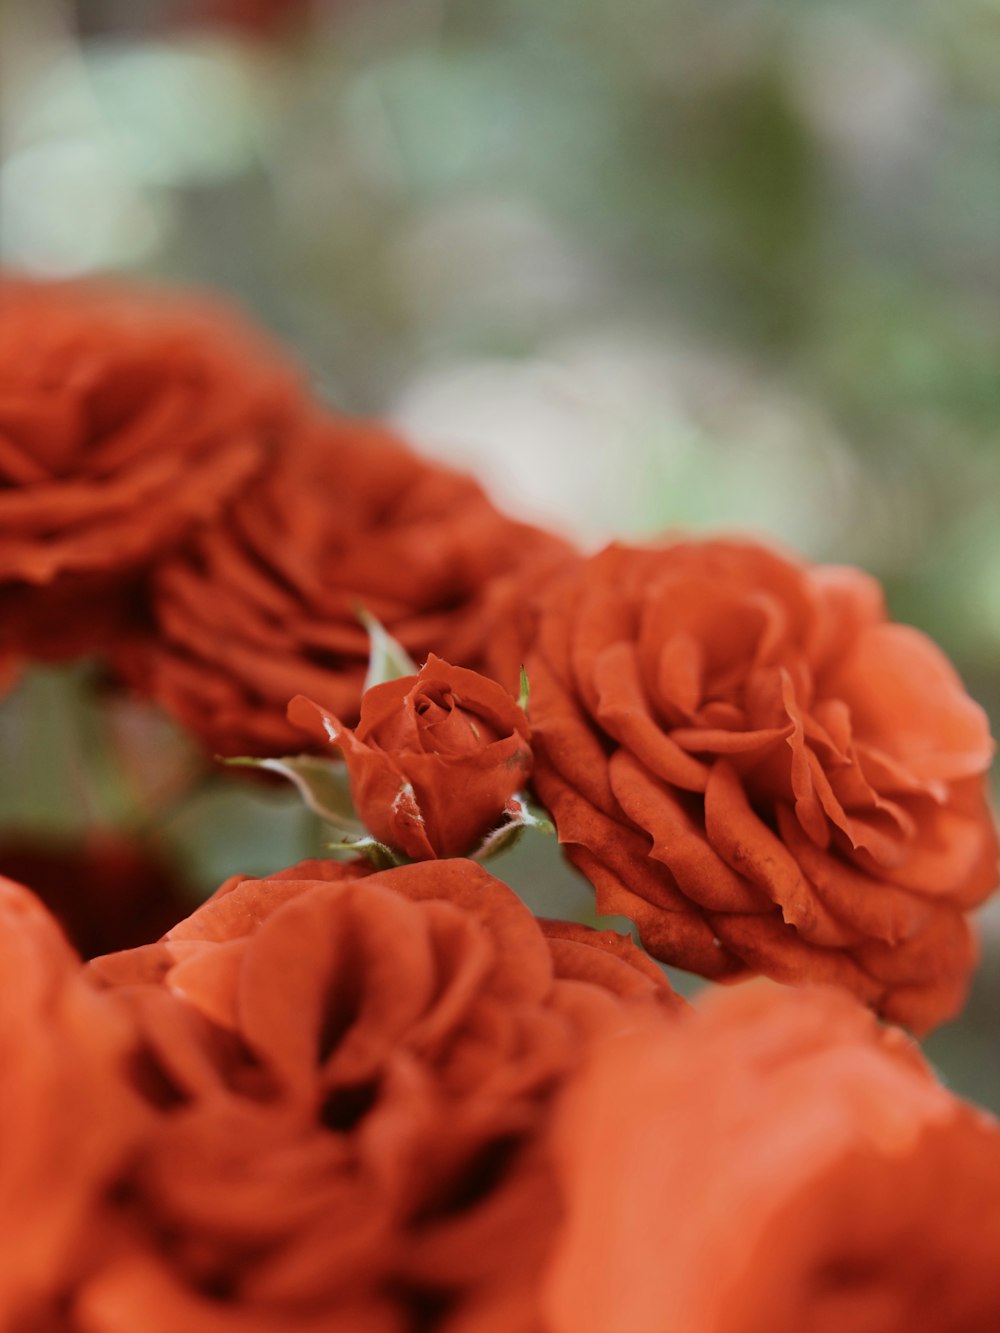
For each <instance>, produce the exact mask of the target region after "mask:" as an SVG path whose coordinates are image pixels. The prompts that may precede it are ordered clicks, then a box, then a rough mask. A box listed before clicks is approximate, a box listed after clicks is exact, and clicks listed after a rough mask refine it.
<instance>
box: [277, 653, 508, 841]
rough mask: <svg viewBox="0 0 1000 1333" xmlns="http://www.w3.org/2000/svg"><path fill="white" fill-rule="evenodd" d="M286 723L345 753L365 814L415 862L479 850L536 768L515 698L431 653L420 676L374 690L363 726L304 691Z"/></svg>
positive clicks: (365, 703)
mask: <svg viewBox="0 0 1000 1333" xmlns="http://www.w3.org/2000/svg"><path fill="white" fill-rule="evenodd" d="M288 717H289V720H290V721H291V722H293V723H295V725H296V726H299V727H301V728H302V729H303V730H305V731H310V732H312V733H313V734H314V735H320V736H322V737H323V738H324V739H325V740H328V741H330V742H332V743H333V744H334V745H336V746H338V747H339V749H340V750H342V751H343V754H344V758H345V760H346V761H347V768H348V773H349V775H350V781H351V795H352V797H353V799H354V804H355V807H356V809H357V812H358V815H359V817H360V818H361V820H362V821H363V822H364V824H365V826H366V827H367V828H368V830H369V832H370V833H371V834H372V835H373V837H375V838H377V839H378V841H379V842H381V843H383V844H385V846H387V847H390V848H394V849H398V850H399V851H401V852H403V853H404V854H405V855H406V856H408V857H409V858H410V859H411V860H413V861H427V860H433V859H434V858H436V857H450V856H464V855H467V854H469V853H471V852H473V851H475V850H476V849H477V847H478V846H479V844H480V843H481V842H482V841H483V838H484V837H485V836H486V835H487V834H488V833H489V832H490V831H491V830H492V829H494V828H495V827H496V826H497V825H498V824H499V823H500V822H501V819H502V817H503V814H504V810H505V807H506V806H507V804H508V802H509V801H510V799H511V797H513V796H514V794H515V792H517V791H518V790H519V789H520V788H521V786H522V785H523V784H524V782H525V780H526V779H527V777H528V774H529V773H530V772H531V762H532V759H531V747H530V745H529V743H528V742H529V735H530V729H529V727H528V720H527V718H526V717H525V715H524V711H523V710H522V709H521V708H520V707H519V706H518V704H517V702H516V701H515V700H514V699H513V698H512V697H511V695H510V694H508V693H507V691H506V690H505V689H504V688H503V686H502V685H498V684H497V683H496V681H492V680H488V679H487V678H486V677H485V676H480V675H478V674H477V673H476V672H475V671H469V670H467V669H466V668H464V667H456V666H451V665H450V664H449V663H447V662H443V661H442V660H441V659H440V658H439V657H435V656H434V655H433V654H431V656H430V657H429V658H428V660H427V664H426V665H425V666H424V667H423V668H422V669H421V670H420V671H419V672H418V674H417V675H416V676H402V677H400V678H399V679H398V680H390V681H386V682H385V683H384V684H382V685H375V686H373V687H372V688H371V689H370V690H368V691H367V692H366V693H365V695H364V697H363V698H362V701H361V721H360V722H359V724H358V726H357V728H356V729H355V730H352V729H351V728H350V727H346V726H344V724H343V723H342V722H341V721H340V720H339V718H337V717H335V716H334V715H333V714H332V713H330V712H328V711H327V710H326V709H325V708H321V707H320V706H319V704H316V703H313V702H312V700H310V699H307V698H305V697H304V696H303V695H301V694H300V695H297V696H296V697H295V698H294V699H293V700H292V702H291V703H290V704H289V706H288Z"/></svg>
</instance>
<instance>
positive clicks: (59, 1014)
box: [0, 879, 152, 1333]
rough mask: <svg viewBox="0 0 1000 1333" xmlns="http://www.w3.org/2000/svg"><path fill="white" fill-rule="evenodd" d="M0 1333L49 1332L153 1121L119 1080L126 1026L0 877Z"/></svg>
mask: <svg viewBox="0 0 1000 1333" xmlns="http://www.w3.org/2000/svg"><path fill="white" fill-rule="evenodd" d="M0 975H2V977H3V985H2V987H0V1329H2V1330H3V1333H27V1331H28V1330H32V1331H33V1330H36V1329H38V1330H46V1331H47V1330H49V1329H51V1330H53V1331H54V1330H56V1329H60V1330H61V1329H66V1328H69V1327H73V1328H76V1325H72V1326H71V1325H69V1324H67V1323H66V1322H65V1316H66V1308H67V1305H68V1302H69V1300H70V1297H71V1294H72V1292H73V1290H74V1289H75V1288H76V1286H77V1284H78V1283H79V1282H80V1281H81V1279H82V1277H83V1275H84V1274H85V1273H86V1272H87V1271H88V1270H89V1268H90V1266H91V1264H92V1262H93V1256H94V1254H95V1253H100V1252H103V1250H104V1248H105V1247H107V1246H108V1245H109V1244H112V1243H113V1236H114V1234H115V1231H114V1229H113V1226H112V1219H113V1207H112V1205H111V1203H110V1198H111V1196H112V1194H113V1192H114V1190H115V1189H116V1188H117V1186H118V1185H119V1184H120V1182H121V1181H122V1180H123V1179H124V1178H125V1175H126V1172H127V1169H128V1168H129V1167H130V1166H131V1162H132V1159H133V1156H134V1153H135V1151H136V1146H137V1144H138V1142H139V1140H140V1139H141V1138H142V1137H143V1136H144V1135H145V1133H146V1132H147V1131H148V1127H149V1121H150V1119H151V1118H152V1117H151V1114H150V1112H149V1110H148V1108H147V1107H146V1106H145V1105H144V1104H143V1103H142V1102H141V1101H140V1099H139V1098H138V1097H137V1096H136V1095H135V1093H134V1091H133V1090H132V1089H131V1088H130V1086H129V1085H128V1083H127V1081H126V1078H125V1066H126V1057H127V1054H128V1051H129V1049H130V1037H131V1024H130V1023H129V1022H128V1019H127V1016H126V1014H125V1013H124V1012H123V1011H122V1008H121V1006H120V1005H119V1004H117V1003H115V1002H114V999H113V997H108V996H104V995H99V994H97V993H95V991H94V989H93V987H92V986H90V985H88V984H87V982H86V980H85V978H84V977H83V976H82V974H81V968H80V960H79V958H78V957H77V956H76V955H75V954H74V953H73V950H72V949H71V948H70V947H69V945H68V944H67V943H66V940H65V939H64V937H63V935H62V934H61V932H60V931H59V929H58V927H57V926H56V924H55V922H54V921H53V920H52V918H51V917H50V916H49V914H48V913H47V912H46V910H45V908H44V907H43V906H42V905H41V904H40V903H39V902H38V900H37V899H36V898H35V897H34V896H33V895H32V894H31V893H29V892H28V890H27V889H24V888H22V887H21V886H20V885H17V884H13V883H11V882H9V881H8V880H4V879H0Z"/></svg>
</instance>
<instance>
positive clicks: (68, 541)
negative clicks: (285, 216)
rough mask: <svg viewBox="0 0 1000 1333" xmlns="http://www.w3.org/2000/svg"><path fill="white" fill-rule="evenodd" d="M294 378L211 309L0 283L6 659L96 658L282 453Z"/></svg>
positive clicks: (0, 552) (93, 289)
mask: <svg viewBox="0 0 1000 1333" xmlns="http://www.w3.org/2000/svg"><path fill="white" fill-rule="evenodd" d="M300 410H301V408H300V394H299V392H298V374H297V372H294V371H292V370H291V368H290V367H289V365H288V364H287V363H286V362H285V361H284V360H283V358H282V357H281V356H280V355H279V354H278V353H277V352H276V351H275V349H274V348H272V347H271V346H270V344H269V343H268V342H267V340H266V339H264V338H263V337H262V336H261V335H260V334H259V333H257V332H256V330H254V329H252V328H250V327H247V326H245V325H244V324H243V323H242V322H241V321H239V320H238V319H237V318H236V317H235V316H234V315H233V314H232V313H231V312H230V311H228V310H227V309H226V308H225V307H223V306H221V305H220V304H217V303H215V302H212V301H210V300H207V299H205V298H193V297H192V298H180V297H177V296H176V295H173V294H169V293H162V294H160V295H159V296H158V297H154V296H153V294H152V292H151V291H150V290H149V289H143V288H140V287H132V286H129V285H125V284H117V283H112V282H67V283H46V282H37V281H32V280H29V279H23V278H15V277H11V276H4V275H0V647H4V648H8V649H10V650H11V651H14V652H19V653H22V654H24V655H26V656H42V657H52V658H65V657H69V656H74V655H77V654H79V653H82V652H88V651H94V650H95V649H107V648H108V647H109V646H110V645H111V644H112V643H113V642H114V641H115V639H116V637H117V636H118V635H119V634H120V633H121V632H122V630H123V626H124V625H125V624H127V623H128V622H129V619H130V617H134V616H135V614H136V603H137V602H138V603H139V604H141V602H142V598H143V593H142V587H141V583H140V576H141V575H142V574H143V573H144V572H145V571H146V570H148V568H149V567H150V565H151V564H152V563H153V562H154V561H155V560H157V559H160V558H162V557H164V556H165V555H166V554H168V553H169V552H171V551H172V550H174V549H175V548H176V547H177V546H178V544H179V543H181V542H182V541H183V540H184V539H186V538H187V537H189V536H190V535H192V534H193V533H194V532H195V531H196V530H198V529H199V528H200V527H201V526H202V525H203V524H205V523H206V522H208V521H210V520H213V519H216V518H217V517H218V516H219V515H220V514H221V513H222V511H223V510H224V509H225V507H226V505H227V504H228V503H229V502H230V501H231V500H232V499H233V498H234V497H235V496H236V495H237V494H238V493H239V491H240V490H241V489H242V488H243V487H244V486H245V485H246V484H247V483H248V482H249V480H250V479H251V478H252V477H253V476H254V475H255V474H256V473H257V472H259V471H260V470H261V468H262V467H263V466H264V464H265V462H266V461H267V460H268V458H270V457H271V455H272V454H273V453H274V452H275V450H276V449H277V448H278V447H279V446H280V445H281V444H282V442H283V440H284V438H285V437H286V436H287V435H288V433H289V432H290V430H291V428H292V423H293V422H294V420H295V419H296V416H297V414H298V412H299V411H300Z"/></svg>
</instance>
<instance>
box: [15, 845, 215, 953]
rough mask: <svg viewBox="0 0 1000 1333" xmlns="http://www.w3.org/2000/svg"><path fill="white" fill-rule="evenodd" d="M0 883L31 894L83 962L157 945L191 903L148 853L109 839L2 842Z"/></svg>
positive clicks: (185, 889) (191, 897)
mask: <svg viewBox="0 0 1000 1333" xmlns="http://www.w3.org/2000/svg"><path fill="white" fill-rule="evenodd" d="M0 875H6V876H7V877H8V878H9V879H12V880H17V882H18V883H19V884H24V885H26V886H27V887H28V888H29V889H31V890H32V892H33V893H35V894H36V895H37V896H38V897H39V898H40V899H41V900H42V902H43V903H44V904H45V906H46V907H47V908H48V909H49V911H50V912H52V913H53V914H54V915H55V917H56V918H57V919H58V921H59V924H60V925H61V926H62V928H63V930H64V931H65V932H66V934H67V935H68V937H69V939H70V942H71V943H72V945H73V947H74V948H75V949H77V950H78V952H79V953H80V954H81V955H82V956H83V957H84V958H94V957H96V956H97V955H98V954H103V953H112V952H114V951H115V950H117V949H129V948H133V947H134V946H136V945H139V944H148V943H150V942H152V941H154V940H157V939H159V937H160V936H161V935H162V934H163V933H164V931H166V930H169V929H170V927H171V926H172V925H174V924H175V923H176V922H177V921H179V920H180V919H181V918H182V917H184V916H186V915H187V914H188V912H189V911H190V910H191V907H192V905H193V903H194V902H195V901H196V895H195V893H194V892H193V890H190V889H189V888H188V887H187V886H186V885H185V884H184V883H183V882H182V880H181V878H180V876H179V875H178V874H177V873H176V872H175V871H174V870H173V869H172V868H171V867H169V866H168V865H167V864H166V863H165V862H164V861H163V860H162V859H161V858H160V857H159V856H158V855H156V853H155V852H153V851H151V850H149V849H147V848H145V847H142V846H141V845H140V844H138V843H136V842H134V841H132V840H130V839H129V838H126V837H123V836H121V835H119V834H112V833H96V834H93V835H91V836H90V837H88V838H86V839H84V840H83V841H82V842H79V843H77V842H60V841H55V842H53V841H52V840H51V839H50V840H48V841H43V840H42V839H41V838H40V837H38V836H35V837H30V838H29V837H27V836H24V835H16V836H15V835H12V834H8V835H6V836H4V837H0Z"/></svg>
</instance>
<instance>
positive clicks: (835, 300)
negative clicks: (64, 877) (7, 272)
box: [0, 0, 1000, 1109]
mask: <svg viewBox="0 0 1000 1333" xmlns="http://www.w3.org/2000/svg"><path fill="white" fill-rule="evenodd" d="M0 22H2V33H0V36H2V41H0V125H2V149H0V257H2V260H3V262H4V264H6V265H8V266H12V267H17V268H21V269H25V270H28V271H30V272H32V273H36V274H43V275H45V274H50V275H58V276H63V275H77V274H87V273H93V272H101V271H123V272H126V273H135V274H139V275H142V276H146V277H152V278H155V279H161V280H163V281H167V282H171V283H177V282H181V283H187V284H194V285H198V286H208V287H212V288H216V289H219V290H221V291H223V292H224V293H226V294H228V295H230V296H231V297H233V298H235V299H236V300H237V301H239V302H240V303H241V304H242V305H243V306H244V307H245V308H246V309H248V310H249V312H250V313H251V314H252V315H253V316H254V317H255V318H256V319H257V320H259V321H261V322H263V323H264V324H266V325H267V326H268V327H270V328H271V329H272V330H273V331H274V332H275V333H276V334H277V335H278V336H279V337H280V338H282V339H283V340H284V341H285V342H286V343H287V344H288V345H289V346H290V347H292V348H293V349H295V351H296V352H297V354H298V356H299V357H300V358H301V359H302V360H303V361H304V363H305V364H306V365H307V367H308V369H309V371H310V373H311V375H312V376H313V378H314V381H315V382H316V384H317V385H318V387H319V389H320V391H321V392H322V393H323V394H324V395H325V396H326V397H327V398H328V399H329V400H330V401H331V402H332V403H334V404H336V405H338V406H339V407H341V408H343V409H345V410H347V411H350V412H363V413H375V414H378V415H380V416H384V417H388V418H390V419H391V420H393V421H394V422H395V423H396V424H397V425H398V427H399V428H400V430H401V431H403V432H404V433H405V434H406V435H407V436H408V437H409V438H410V439H411V441H413V442H414V443H415V444H416V445H417V446H418V447H420V448H421V449H422V450H424V451H425V452H427V453H431V454H434V455H437V456H439V457H442V458H445V459H447V460H449V461H452V462H457V463H459V464H460V465H462V466H464V467H466V468H469V469H471V470H473V471H475V472H476V473H478V474H479V475H480V476H481V477H482V478H483V480H484V481H485V483H486V484H487V486H488V487H489V488H490V489H491V491H492V492H493V494H494V495H495V496H496V497H497V499H498V501H499V502H500V503H501V504H502V505H503V506H504V507H505V508H507V509H508V510H511V511H516V512H518V513H520V514H522V515H526V516H528V517H532V518H534V519H536V520H539V521H542V522H545V523H548V524H550V525H554V526H558V527H561V528H562V529H564V530H565V531H567V532H569V533H571V534H573V535H575V536H577V537H578V538H579V539H580V540H582V541H584V542H585V543H587V544H589V545H595V546H596V545H597V544H599V543H600V542H602V541H603V540H606V539H607V538H609V537H610V536H612V535H643V534H650V533H654V532H659V531H662V530H664V529H667V528H673V527H685V528H697V529H720V528H726V529H738V530H741V531H745V532H755V533H763V534H769V535H770V536H772V537H774V538H776V539H778V540H780V541H782V542H785V543H787V544H790V545H791V546H794V547H796V548H797V549H799V550H801V551H803V552H805V553H807V554H809V555H811V556H814V557H817V558H819V559H823V560H831V561H838V562H842V561H847V562H853V563H857V564H860V565H862V566H864V567H865V568H867V569H869V570H871V571H872V572H873V573H875V574H877V575H878V576H879V577H880V578H881V579H882V580H883V581H884V583H885V585H886V588H887V592H888V597H889V603H890V606H891V608H892V611H893V613H894V615H895V616H896V618H898V619H902V620H907V621H911V622H913V623H914V624H917V625H919V626H921V627H922V628H923V629H925V630H926V631H928V632H929V633H930V634H932V635H933V636H934V637H935V638H937V639H938V640H939V642H941V643H942V644H943V645H944V647H945V648H946V650H947V651H948V652H949V654H950V655H951V656H952V657H953V659H954V660H955V661H956V662H957V663H958V665H959V668H960V670H961V671H962V673H963V676H964V678H965V680H966V682H967V684H968V686H969V688H970V690H971V691H972V693H973V694H974V695H975V696H976V697H977V698H979V699H980V701H981V702H982V703H983V704H984V705H985V706H986V707H987V708H988V709H989V710H990V711H991V714H992V716H993V719H994V724H995V729H997V724H1000V672H998V670H997V663H998V659H1000V521H998V514H1000V508H998V506H1000V500H998V497H1000V448H998V432H1000V78H998V70H1000V5H998V4H997V2H996V0H951V3H949V4H947V5H942V4H940V3H937V2H936V0H907V3H903V2H902V0H899V2H898V3H893V0H718V2H717V3H714V4H711V5H706V4H704V3H696V2H695V0H544V2H543V3H539V0H327V2H326V3H320V2H319V0H316V2H315V3H312V4H308V3H297V2H296V0H283V2H280V0H279V2H273V0H272V2H271V3H268V2H267V0H78V2H77V3H75V4H74V3H69V2H68V0H0ZM90 670H91V669H90V668H89V667H88V666H87V665H86V664H83V665H80V666H77V667H74V668H72V669H70V670H67V671H61V672H56V671H52V670H47V671H38V672H35V673H32V674H31V675H29V676H28V677H26V679H25V680H24V681H23V682H22V684H21V686H20V687H19V689H18V690H17V691H16V692H15V693H14V694H13V695H12V696H10V698H9V699H8V700H7V701H6V703H5V705H4V706H3V709H2V711H0V745H2V755H3V765H2V767H3V774H4V776H2V777H0V833H3V832H4V831H9V830H11V829H14V828H18V829H23V828H31V829H35V830H37V831H40V832H43V833H45V835H46V836H50V837H59V836H67V835H69V834H73V833H79V832H80V831H82V830H84V829H86V828H89V827H94V826H95V825H101V824H102V823H108V824H113V823H115V822H117V823H118V824H130V825H131V826H133V827H135V828H137V829H139V830H140V831H144V832H145V833H146V835H147V836H149V837H152V838H155V839H156V840H157V841H158V843H159V844H161V845H162V850H163V851H164V854H165V855H167V856H169V857H172V858H174V859H175V860H176V861H177V862H178V863H182V864H183V866H184V869H185V872H186V873H187V874H188V876H189V877H190V879H191V882H192V883H193V884H194V885H195V886H196V889H197V890H198V891H204V890H207V889H208V888H210V887H211V886H212V885H214V884H215V883H217V882H218V881H219V880H220V879H221V878H223V877H224V876H225V875H226V874H228V873H230V872H231V871H233V870H236V869H239V870H244V871H251V872H257V871H266V870H268V869H275V868H277V867H278V866H279V865H282V864H287V863H288V862H290V861H291V860H293V859H296V858H297V857H299V856H302V855H305V854H314V853H315V851H316V849H317V847H318V839H319V836H320V835H319V834H318V831H317V829H316V827H315V825H314V823H312V822H311V820H310V819H309V818H308V817H306V816H304V815H303V814H302V812H301V811H300V810H299V809H298V807H297V805H296V803H295V801H294V799H293V797H292V796H291V794H290V793H289V794H287V795H286V794H285V793H284V792H278V791H273V790H270V789H263V788H262V789H257V788H254V787H250V788H248V787H246V786H245V785H241V784H236V785H235V786H233V785H232V784H226V783H220V782H219V781H218V780H217V779H215V778H210V779H206V778H205V777H204V776H203V775H200V776H198V777H197V779H196V780H195V779H193V778H192V774H193V773H195V772H196V770H197V764H196V761H195V760H194V758H193V757H192V756H191V754H190V753H189V751H188V750H187V749H186V747H185V744H184V742H183V741H182V740H181V739H180V738H179V737H177V736H176V734H175V733H173V731H172V729H171V728H170V727H169V726H168V725H167V724H166V723H165V722H163V721H162V720H161V719H151V718H150V717H149V716H144V715H142V710H140V709H137V708H135V707H133V706H132V705H130V704H129V703H128V702H127V701H121V700H113V701H109V703H108V708H107V710H106V711H107V716H105V717H104V718H103V719H102V720H101V729H102V730H101V735H100V736H98V735H97V734H96V731H95V727H96V724H95V722H94V720H93V718H92V717H91V716H90V714H88V712H87V710H86V708H85V707H84V706H83V704H82V702H81V701H82V700H83V699H84V697H85V695H86V693H87V691H88V690H90V689H91V688H92V684H93V677H92V674H89V673H90ZM109 736H110V740H111V743H112V745H113V746H114V747H117V750H118V751H119V757H120V755H121V754H122V753H124V754H125V755H126V756H127V757H129V762H130V763H131V765H132V768H133V770H134V771H133V772H132V775H131V776H132V783H133V792H132V796H131V798H130V800H129V801H124V800H123V798H122V796H121V792H120V784H119V783H118V782H117V781H116V780H115V779H114V777H113V775H111V774H110V771H109V770H108V765H107V762H106V759H107V749H108V741H109ZM130 738H131V743H130ZM136 792H138V793H139V797H138V799H137V798H136V795H135V793H136ZM554 865H555V862H554V855H553V853H552V851H551V849H550V848H544V849H539V847H538V846H536V845H535V844H531V845H528V846H524V845H522V849H521V850H520V851H519V852H518V853H517V854H516V855H515V858H514V859H513V861H512V863H511V867H510V871H509V873H510V874H511V876H512V877H513V878H514V880H516V881H517V882H518V885H519V887H521V888H522V889H523V890H524V891H525V892H526V894H528V896H530V894H531V892H532V891H533V890H532V885H537V883H538V882H539V880H540V879H542V878H544V879H546V880H547V881H548V882H549V883H550V885H551V886H552V887H550V889H549V891H548V892H549V893H550V894H551V895H554V896H555V898H556V899H557V900H558V903H557V908H558V910H560V911H562V912H563V913H565V914H569V913H570V912H574V911H575V912H577V913H579V914H585V913H586V910H587V902H588V899H587V895H586V892H585V890H584V889H583V888H582V886H581V883H580V882H579V881H578V880H577V879H576V878H575V877H574V876H573V875H572V874H571V873H570V872H568V871H565V872H557V871H556V870H555V869H554V868H553V867H554ZM498 869H501V868H500V867H499V866H498ZM507 869H508V867H503V868H502V869H501V873H504V872H505V871H506V870H507ZM543 899H544V895H543ZM544 905H545V906H546V907H548V908H550V909H551V907H552V905H553V904H552V902H551V901H549V900H548V899H544ZM982 924H983V935H984V962H983V966H982V968H981V971H980V974H979V979H978V981H977V985H976V989H975V992H974V995H973V998H972V1002H971V1004H970V1006H969V1009H968V1011H967V1013H966V1014H965V1015H964V1017H963V1019H962V1020H961V1021H960V1022H959V1023H956V1024H953V1025H950V1026H949V1027H947V1028H946V1029H944V1030H942V1031H941V1032H940V1033H939V1034H937V1035H935V1036H934V1037H933V1038H932V1039H931V1041H930V1042H929V1044H928V1048H927V1049H928V1052H929V1054H930V1055H931V1057H932V1059H933V1060H934V1061H935V1062H936V1064H937V1065H938V1067H939V1068H940V1069H941V1070H942V1071H943V1072H944V1074H945V1076H946V1077H947V1078H948V1079H949V1080H950V1081H951V1082H952V1083H953V1085H954V1086H956V1087H957V1088H959V1089H960V1090H961V1091H963V1092H965V1093H967V1094H968V1095H970V1096H973V1097H975V1098H977V1099H978V1100H980V1101H981V1102H983V1103H984V1104H987V1105H990V1106H993V1107H994V1108H997V1109H1000V909H997V908H992V909H987V910H986V911H985V913H984V914H983V922H982Z"/></svg>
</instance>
